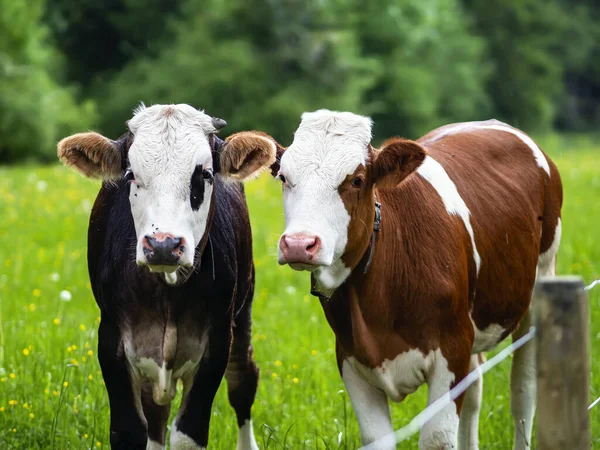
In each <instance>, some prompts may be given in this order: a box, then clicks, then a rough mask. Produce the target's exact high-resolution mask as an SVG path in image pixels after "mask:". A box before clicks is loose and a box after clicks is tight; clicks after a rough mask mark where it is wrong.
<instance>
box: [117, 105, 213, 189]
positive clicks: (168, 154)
mask: <svg viewBox="0 0 600 450" xmlns="http://www.w3.org/2000/svg"><path fill="white" fill-rule="evenodd" d="M128 126H129V129H130V130H131V132H132V133H133V135H134V141H133V144H132V146H131V149H130V150H129V158H130V159H131V160H132V163H134V162H135V164H136V165H137V166H138V171H139V170H140V169H141V170H142V172H141V173H136V176H143V177H147V178H154V177H157V176H160V175H163V174H165V173H166V172H167V171H174V170H186V172H189V174H190V175H191V170H192V169H193V168H194V167H195V166H196V165H197V164H202V163H210V162H212V154H211V149H210V145H209V142H208V138H207V136H208V135H209V134H210V133H214V132H215V131H216V130H215V128H214V126H213V124H212V118H211V117H210V116H209V115H207V114H204V112H202V111H198V110H197V109H195V108H193V107H191V106H189V105H154V106H151V107H149V108H146V107H145V106H143V105H142V106H140V107H139V108H137V109H136V110H135V112H134V116H133V118H132V119H131V120H130V121H129V123H128ZM140 181H142V182H143V181H145V180H144V179H142V180H140ZM173 181H175V182H178V181H181V180H173ZM187 181H188V182H189V180H187Z"/></svg>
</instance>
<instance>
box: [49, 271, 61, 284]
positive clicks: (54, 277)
mask: <svg viewBox="0 0 600 450" xmlns="http://www.w3.org/2000/svg"><path fill="white" fill-rule="evenodd" d="M50 280H52V281H54V282H55V283H56V282H57V281H58V280H60V275H59V274H58V273H56V272H54V273H51V274H50Z"/></svg>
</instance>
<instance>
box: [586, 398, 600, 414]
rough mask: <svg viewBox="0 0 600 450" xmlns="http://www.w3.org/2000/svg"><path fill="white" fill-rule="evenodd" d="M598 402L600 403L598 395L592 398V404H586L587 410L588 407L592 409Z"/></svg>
mask: <svg viewBox="0 0 600 450" xmlns="http://www.w3.org/2000/svg"><path fill="white" fill-rule="evenodd" d="M598 403H600V397H598V398H597V399H596V400H594V401H593V402H592V404H591V405H590V406H588V411H589V410H590V409H592V408H593V407H594V406H596V405H597V404H598Z"/></svg>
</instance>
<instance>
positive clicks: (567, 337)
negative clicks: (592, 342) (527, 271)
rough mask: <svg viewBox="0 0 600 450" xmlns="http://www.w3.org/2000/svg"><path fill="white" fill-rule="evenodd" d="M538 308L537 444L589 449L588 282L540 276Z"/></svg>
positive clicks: (549, 449) (555, 449)
mask: <svg viewBox="0 0 600 450" xmlns="http://www.w3.org/2000/svg"><path fill="white" fill-rule="evenodd" d="M534 308H535V324H536V344H535V345H536V364H537V442H538V448H539V449H540V450H559V449H560V450H565V449H569V450H589V449H590V420H589V413H588V410H587V408H588V401H589V394H588V393H589V378H590V366H589V330H588V325H589V316H588V299H587V295H586V292H585V290H584V284H583V280H582V279H581V278H580V277H576V276H561V277H556V278H543V277H542V278H540V279H539V280H538V282H537V283H536V286H535V291H534Z"/></svg>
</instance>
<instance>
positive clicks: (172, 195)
mask: <svg viewBox="0 0 600 450" xmlns="http://www.w3.org/2000/svg"><path fill="white" fill-rule="evenodd" d="M129 127H130V130H131V132H132V133H133V135H134V138H133V143H132V145H131V148H130V149H129V155H128V156H129V165H130V169H131V172H132V174H133V175H132V180H131V183H130V192H129V201H130V205H131V213H132V216H133V222H134V226H135V230H136V235H137V244H136V263H137V264H138V265H140V266H147V267H148V268H149V269H150V271H152V272H161V273H164V276H165V280H166V282H167V283H169V284H176V283H177V282H178V278H180V277H178V273H179V274H181V271H182V270H186V269H188V270H191V268H192V267H193V265H194V259H195V253H196V246H197V245H198V243H199V242H201V241H202V238H203V236H204V234H205V232H206V229H207V222H208V220H209V215H210V208H211V202H212V200H213V187H214V179H211V178H203V176H202V174H203V173H204V171H205V170H209V171H211V170H212V165H213V160H212V152H211V144H210V141H209V135H210V133H211V132H214V128H213V126H212V122H211V118H210V116H208V115H206V114H204V113H202V112H200V111H197V110H195V109H194V108H192V107H188V106H187V105H177V106H153V107H150V108H142V109H140V110H138V111H136V114H135V115H134V117H133V119H131V120H130V121H129ZM194 186H195V187H196V189H194ZM178 269H181V270H178Z"/></svg>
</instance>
